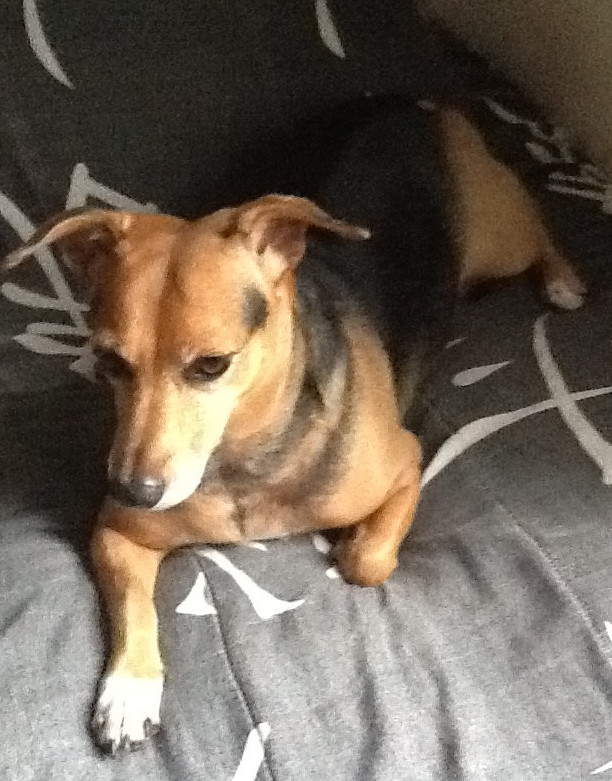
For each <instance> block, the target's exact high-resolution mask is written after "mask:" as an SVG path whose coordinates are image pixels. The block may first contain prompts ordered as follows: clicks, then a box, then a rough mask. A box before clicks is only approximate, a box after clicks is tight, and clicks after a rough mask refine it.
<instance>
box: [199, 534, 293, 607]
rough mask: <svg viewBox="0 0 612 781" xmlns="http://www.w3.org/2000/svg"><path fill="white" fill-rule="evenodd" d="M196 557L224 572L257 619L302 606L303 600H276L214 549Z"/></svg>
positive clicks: (204, 550) (206, 549)
mask: <svg viewBox="0 0 612 781" xmlns="http://www.w3.org/2000/svg"><path fill="white" fill-rule="evenodd" d="M198 555H200V556H203V557H204V558H206V559H208V560H209V561H212V562H213V563H214V564H216V565H217V567H219V569H222V570H223V571H224V572H226V573H227V574H228V575H229V576H230V577H231V578H232V579H233V580H234V582H235V583H236V585H237V586H238V587H239V588H240V589H241V591H242V592H243V593H244V594H245V595H246V597H247V598H248V600H249V602H250V603H251V605H253V610H254V611H255V612H256V613H257V615H258V616H259V618H261V619H262V620H264V621H266V620H267V619H269V618H273V617H274V616H278V615H280V614H281V613H286V612H287V611H288V610H295V609H296V608H298V607H300V606H301V605H303V604H304V601H305V600H303V599H296V600H293V601H291V602H287V601H286V600H284V599H278V597H275V596H274V594H271V593H270V592H269V591H266V590H265V589H263V588H262V587H261V586H259V585H258V584H257V583H255V581H254V580H253V579H252V578H250V577H249V576H248V575H247V574H246V572H244V571H243V570H241V569H239V568H238V567H236V566H235V565H234V564H232V562H231V561H230V560H229V559H228V558H227V556H225V555H224V554H223V553H221V552H220V551H218V550H215V549H214V548H208V547H206V548H203V549H201V550H199V551H198Z"/></svg>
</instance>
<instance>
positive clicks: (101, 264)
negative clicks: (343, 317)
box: [5, 195, 369, 510]
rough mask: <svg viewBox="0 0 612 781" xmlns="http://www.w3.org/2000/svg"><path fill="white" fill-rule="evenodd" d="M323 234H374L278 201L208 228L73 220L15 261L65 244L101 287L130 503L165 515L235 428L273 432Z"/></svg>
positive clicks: (166, 220) (67, 217)
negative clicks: (300, 297) (298, 295)
mask: <svg viewBox="0 0 612 781" xmlns="http://www.w3.org/2000/svg"><path fill="white" fill-rule="evenodd" d="M310 228H314V229H319V230H322V231H331V232H332V233H335V234H337V235H339V236H341V237H344V238H349V239H364V238H367V237H368V235H369V234H368V231H367V230H365V229H363V228H358V227H356V226H353V225H349V224H347V223H345V222H342V221H340V220H336V219H334V218H332V217H331V216H329V215H328V214H326V213H325V212H324V211H322V210H321V209H319V208H318V207H317V206H316V205H315V204H314V203H312V202H311V201H308V200H306V199H302V198H296V197H291V196H277V195H273V196H265V197H263V198H260V199H258V200H256V201H252V202H250V203H247V204H244V205H243V206H240V207H237V208H230V209H222V210H220V211H218V212H215V213H213V214H211V215H209V216H207V217H204V218H202V219H200V220H197V221H195V222H187V221H185V220H181V219H178V218H174V217H167V216H161V215H150V214H147V215H144V214H132V213H126V212H113V211H105V210H97V209H94V210H83V211H78V212H67V213H64V214H61V215H59V216H57V217H55V218H54V219H52V220H51V221H49V222H48V223H46V224H44V225H43V226H42V227H41V228H40V229H39V230H38V231H37V232H36V233H35V235H34V236H33V237H32V238H31V239H30V240H29V241H28V242H27V244H25V245H24V246H23V247H22V248H20V249H18V250H16V251H15V252H13V253H11V254H10V255H9V256H8V257H7V259H6V261H5V266H6V267H8V268H11V267H13V266H16V265H18V264H19V263H20V262H21V261H22V260H23V259H24V258H26V257H28V256H29V255H32V254H33V253H35V252H36V251H37V250H38V249H40V248H41V247H43V246H46V245H50V244H57V245H58V247H59V248H60V250H61V251H62V254H63V256H64V257H65V259H66V261H67V262H69V263H70V264H71V265H72V266H73V267H74V268H76V270H77V271H78V272H80V273H81V275H82V277H83V278H84V280H85V281H86V284H87V286H88V288H89V289H90V292H91V318H90V325H91V330H92V336H91V346H92V348H93V350H94V352H95V354H96V356H97V366H98V371H99V373H100V374H102V375H104V376H105V377H106V378H107V379H108V380H109V381H110V383H111V384H112V387H113V390H114V396H115V401H116V408H117V430H116V433H115V438H114V443H113V446H112V450H111V453H110V457H109V465H108V472H109V481H110V485H111V491H112V493H113V495H114V496H115V498H116V499H118V500H119V501H121V502H122V503H124V504H129V505H132V506H140V507H146V508H149V509H154V510H164V509H166V508H169V507H172V506H174V505H176V504H178V503H179V502H182V501H184V500H185V499H187V498H188V497H189V496H190V495H191V494H192V493H193V492H194V491H195V490H196V488H197V487H198V485H199V484H200V482H201V481H202V478H203V476H204V472H205V469H206V464H207V461H208V459H209V457H210V455H211V453H212V452H213V451H214V450H215V449H216V448H217V447H218V446H219V444H220V443H221V441H222V440H223V438H224V434H226V432H227V431H228V430H232V429H233V430H234V431H237V430H240V429H242V430H243V431H244V432H247V431H252V432H256V431H257V427H258V426H259V425H262V424H263V421H264V419H265V416H266V414H267V413H266V408H267V405H269V404H271V403H272V402H273V400H274V399H275V397H276V396H277V395H278V393H277V392H278V387H279V378H280V377H282V368H283V367H282V366H279V362H281V363H282V362H283V361H284V362H285V363H286V362H287V361H288V360H289V358H290V351H291V339H292V323H293V296H294V285H293V273H292V272H293V270H294V269H295V268H296V266H297V264H298V263H299V262H300V260H301V259H302V257H303V255H304V252H305V247H306V233H307V231H308V229H310ZM285 368H286V367H285ZM276 401H277V402H278V399H276Z"/></svg>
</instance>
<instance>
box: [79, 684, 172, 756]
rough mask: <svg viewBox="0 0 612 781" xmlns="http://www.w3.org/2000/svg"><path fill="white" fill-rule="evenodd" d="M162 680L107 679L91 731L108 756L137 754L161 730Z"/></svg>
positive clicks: (103, 685) (102, 688)
mask: <svg viewBox="0 0 612 781" xmlns="http://www.w3.org/2000/svg"><path fill="white" fill-rule="evenodd" d="M162 688H163V678H162V677H161V676H160V677H156V678H135V677H133V676H130V675H122V674H118V673H112V674H110V675H108V676H106V677H105V679H104V681H103V683H102V686H101V690H100V696H99V698H98V702H97V705H96V709H95V713H94V717H93V720H92V730H93V733H94V736H95V738H96V742H97V743H98V745H99V746H100V748H101V749H102V751H104V753H105V754H108V755H109V756H112V757H116V756H117V755H119V754H121V753H124V752H131V751H138V750H139V749H141V748H143V747H144V745H145V743H146V741H147V740H148V739H149V738H151V737H153V735H156V734H157V733H158V732H159V730H160V723H159V707H160V702H161V694H162Z"/></svg>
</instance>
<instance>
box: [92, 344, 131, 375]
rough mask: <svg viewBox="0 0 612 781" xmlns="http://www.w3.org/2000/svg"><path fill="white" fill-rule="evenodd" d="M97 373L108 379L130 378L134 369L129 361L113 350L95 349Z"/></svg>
mask: <svg viewBox="0 0 612 781" xmlns="http://www.w3.org/2000/svg"><path fill="white" fill-rule="evenodd" d="M94 355H95V357H96V366H95V370H96V375H97V376H98V377H104V378H106V379H108V380H129V379H131V378H132V369H131V367H130V365H129V363H128V362H127V361H126V360H125V359H124V358H122V357H121V356H120V355H118V354H117V353H116V352H114V351H113V350H95V351H94Z"/></svg>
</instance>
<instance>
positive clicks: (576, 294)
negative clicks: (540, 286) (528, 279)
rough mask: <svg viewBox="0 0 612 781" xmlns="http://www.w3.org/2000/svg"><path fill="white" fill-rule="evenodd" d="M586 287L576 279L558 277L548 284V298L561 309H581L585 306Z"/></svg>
mask: <svg viewBox="0 0 612 781" xmlns="http://www.w3.org/2000/svg"><path fill="white" fill-rule="evenodd" d="M586 292H587V290H586V286H585V285H584V284H583V283H582V282H581V281H580V280H579V279H577V278H576V277H573V276H572V277H570V276H565V277H558V278H556V279H552V280H549V281H548V282H547V283H546V296H547V298H548V300H549V301H550V302H551V304H554V305H555V306H557V307H559V309H567V310H572V309H579V308H580V307H581V306H583V304H584V301H585V296H586Z"/></svg>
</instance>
